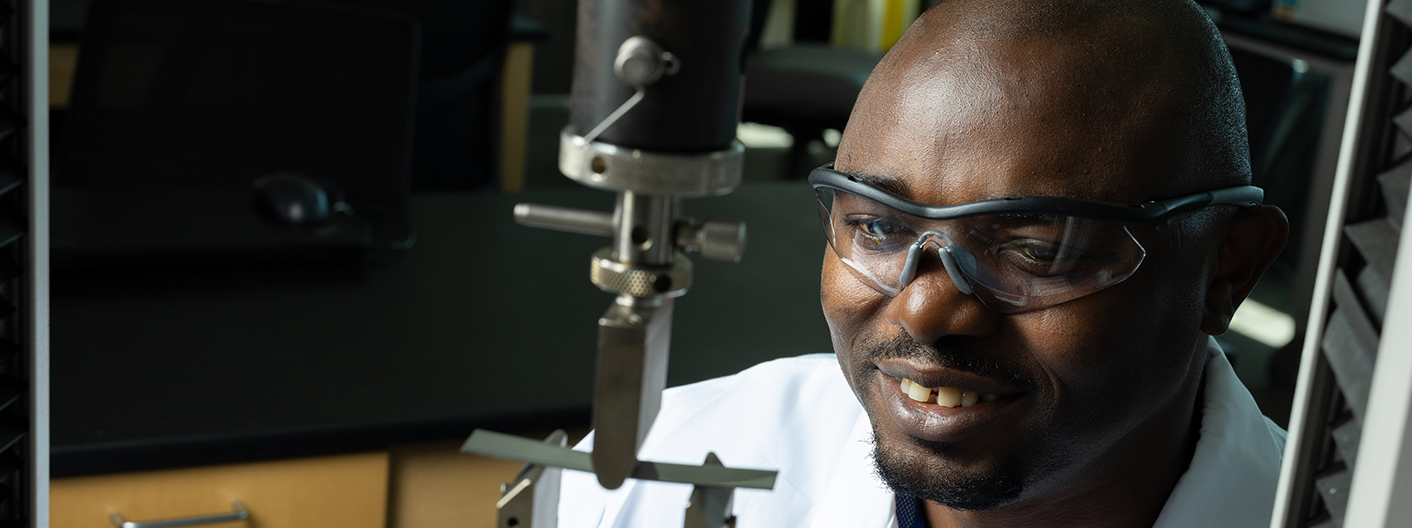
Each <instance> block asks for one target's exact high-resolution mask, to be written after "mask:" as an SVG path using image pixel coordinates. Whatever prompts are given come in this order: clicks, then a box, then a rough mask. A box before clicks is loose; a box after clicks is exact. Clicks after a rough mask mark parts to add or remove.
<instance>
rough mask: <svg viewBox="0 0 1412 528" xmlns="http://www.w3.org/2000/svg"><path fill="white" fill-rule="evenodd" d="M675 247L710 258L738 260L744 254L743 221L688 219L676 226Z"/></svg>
mask: <svg viewBox="0 0 1412 528" xmlns="http://www.w3.org/2000/svg"><path fill="white" fill-rule="evenodd" d="M676 242H677V247H679V248H682V249H683V250H686V251H698V252H700V253H701V256H703V257H706V258H708V259H712V260H724V261H727V262H740V259H741V258H742V257H744V256H745V222H732V221H726V220H707V221H705V222H702V223H697V222H696V221H694V220H690V219H688V220H687V221H684V222H682V223H681V224H680V225H679V226H678V227H677V241H676Z"/></svg>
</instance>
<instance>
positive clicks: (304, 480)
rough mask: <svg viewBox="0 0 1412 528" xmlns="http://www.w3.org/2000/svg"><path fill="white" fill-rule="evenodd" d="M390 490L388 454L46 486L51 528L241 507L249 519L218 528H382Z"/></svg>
mask: <svg viewBox="0 0 1412 528" xmlns="http://www.w3.org/2000/svg"><path fill="white" fill-rule="evenodd" d="M387 489H388V454H387V453H386V452H377V453H362V454H353V455H339V456H327V457H317V458H302V459H295V460H276V461H265V462H251V463H244V464H230V465H222V466H207V467H196V468H180V469H169V470H158V471H142V472H135V473H122V474H114V475H97V476H85V477H71V478H62V479H54V480H53V481H52V482H51V483H50V488H49V494H50V495H49V504H50V506H49V510H50V526H52V527H53V528H111V527H112V526H113V522H112V521H111V520H110V519H109V512H110V511H117V512H119V513H121V514H122V516H123V518H124V519H126V520H128V521H151V520H159V519H170V518H174V517H191V516H200V515H211V514H217V513H229V512H231V511H232V508H231V502H232V501H233V500H236V499H238V500H240V501H241V502H243V503H244V504H245V506H246V508H248V509H249V511H250V518H249V519H248V520H245V521H238V522H229V523H224V524H220V525H218V526H232V527H233V526H249V527H258V528H324V527H327V528H380V527H383V526H386V523H387ZM213 526H217V525H213Z"/></svg>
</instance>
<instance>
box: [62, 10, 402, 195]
mask: <svg viewBox="0 0 1412 528" xmlns="http://www.w3.org/2000/svg"><path fill="white" fill-rule="evenodd" d="M419 41H420V39H419V35H418V28H417V25H416V23H415V22H414V21H412V20H410V19H409V18H407V17H403V16H400V15H393V14H388V13H385V12H379V11H373V10H365V9H354V8H347V7H339V6H330V5H314V4H302V3H301V4H287V3H277V2H257V1H245V0H100V1H99V2H98V3H97V4H96V5H94V6H93V9H92V10H91V11H90V14H89V20H88V23H87V28H86V30H85V32H84V39H83V43H82V47H81V57H80V59H79V65H78V70H77V72H76V73H75V82H74V91H73V97H72V100H71V108H70V112H71V116H70V118H69V119H70V121H69V123H70V126H69V138H68V140H69V141H68V151H67V154H66V156H65V157H64V158H65V159H64V160H63V163H62V165H61V167H59V169H60V170H59V173H58V174H57V176H56V180H55V182H56V185H59V186H70V187H90V188H91V187H104V186H115V187H128V188H131V187H144V186H155V187H172V186H191V185H225V186H233V185H240V186H245V185H249V184H250V183H251V182H252V181H253V180H254V179H255V178H258V177H260V176H261V175H264V174H268V173H271V172H275V171H295V172H299V173H303V174H305V175H308V176H310V177H312V178H315V179H318V180H322V181H326V182H329V183H332V184H335V185H337V186H338V187H341V188H342V189H343V190H344V191H346V192H347V193H348V194H349V196H350V197H355V198H366V199H375V200H381V199H385V198H388V197H400V196H401V195H402V194H405V192H406V190H407V186H408V179H409V175H410V170H411V164H412V123H413V115H414V114H413V112H414V107H413V105H414V100H415V95H416V90H417V66H418V58H419V49H418V47H419Z"/></svg>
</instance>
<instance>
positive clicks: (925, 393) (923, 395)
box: [907, 380, 932, 402]
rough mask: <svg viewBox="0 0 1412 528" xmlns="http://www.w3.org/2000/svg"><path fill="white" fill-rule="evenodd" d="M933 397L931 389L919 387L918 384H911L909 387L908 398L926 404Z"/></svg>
mask: <svg viewBox="0 0 1412 528" xmlns="http://www.w3.org/2000/svg"><path fill="white" fill-rule="evenodd" d="M908 381H911V380H908ZM931 395H932V390H931V389H929V388H927V387H923V386H921V385H918V384H917V383H916V382H911V383H910V384H909V386H908V387H907V396H908V397H910V398H912V399H914V400H917V401H919V402H925V401H927V400H928V399H931Z"/></svg>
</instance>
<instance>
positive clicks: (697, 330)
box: [51, 183, 831, 476]
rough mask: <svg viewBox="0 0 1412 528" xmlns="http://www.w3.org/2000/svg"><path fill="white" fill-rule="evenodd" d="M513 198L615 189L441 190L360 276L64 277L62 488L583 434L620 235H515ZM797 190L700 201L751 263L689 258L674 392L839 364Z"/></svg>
mask: <svg viewBox="0 0 1412 528" xmlns="http://www.w3.org/2000/svg"><path fill="white" fill-rule="evenodd" d="M519 201H534V202H540V203H547V204H554V205H571V206H581V207H595V208H599V209H602V210H607V209H609V208H610V206H611V195H609V194H607V193H602V192H597V191H590V190H579V189H572V190H563V191H556V192H552V193H547V192H546V193H525V194H518V195H487V194H477V195H471V194H429V195H418V196H414V197H413V198H412V199H411V201H410V205H409V209H410V212H411V215H412V218H413V222H414V223H415V225H416V226H417V228H418V231H419V236H418V240H417V245H416V247H415V248H414V249H413V250H412V251H411V252H409V253H407V254H405V255H400V256H393V257H389V258H384V259H378V258H374V259H371V260H370V262H368V263H366V264H364V265H362V266H354V267H343V268H329V267H305V268H282V269H270V268H265V269H240V270H225V271H212V270H207V271H203V272H199V273H198V272H181V273H175V272H171V271H166V272H144V273H133V272H117V271H105V272H84V273H83V274H75V273H58V274H56V275H55V276H54V277H53V279H52V289H53V293H52V311H51V314H52V320H53V323H52V331H51V335H52V385H53V395H52V425H51V427H52V439H53V442H52V444H53V449H52V453H53V455H52V458H51V461H52V470H53V474H54V475H55V476H66V475H77V474H91V473H100V472H108V471H123V470H133V469H143V468H155V467H167V466H175V465H193V464H205V463H215V462H228V461H238V460H249V459H258V458H272V457H283V456H300V455H308V454H315V453H330V452H338V451H350V450H358V449H377V448H382V447H387V446H390V445H394V444H399V443H410V442H423V441H432V440H448V439H458V438H462V437H464V436H465V435H467V434H469V433H470V431H471V430H472V429H473V428H476V427H488V428H495V429H499V430H527V429H543V428H550V427H562V426H583V425H587V423H588V418H589V404H590V401H591V394H592V385H593V380H592V373H593V365H594V343H595V336H596V327H595V324H596V321H597V318H598V315H599V314H601V313H602V312H603V310H604V309H606V308H607V307H608V304H609V302H610V301H611V298H610V296H609V295H608V294H606V293H604V292H601V291H599V290H598V289H597V288H595V287H594V286H593V285H592V284H590V283H589V282H588V257H589V255H590V254H591V253H592V252H593V251H594V250H595V249H597V248H599V247H602V246H604V245H606V244H607V239H602V238H596V237H591V236H585V235H575V234H568V233H558V232H551V231H543V230H537V229H530V228H526V227H521V226H518V225H516V224H514V223H513V222H512V220H511V215H510V211H511V208H512V206H513V205H514V204H515V203H516V202H519ZM814 207H815V206H814V204H813V201H812V193H811V192H810V190H809V188H808V186H807V185H805V184H803V183H788V184H765V183H761V184H750V185H746V186H744V187H742V188H741V189H740V190H738V191H736V192H735V193H734V194H731V195H727V196H724V197H719V198H710V199H701V200H689V201H687V204H686V208H687V212H688V213H689V214H691V215H693V216H696V217H698V218H704V217H718V218H736V219H742V220H745V221H746V222H747V224H748V229H749V235H750V241H749V242H750V243H749V247H748V250H747V252H746V256H745V260H744V261H743V262H741V263H740V264H727V263H719V262H713V261H706V260H704V259H700V258H699V257H697V258H694V259H693V260H694V261H695V262H696V280H695V287H694V289H693V290H692V291H690V292H689V293H688V294H687V295H686V296H685V297H683V298H681V299H679V300H678V302H677V309H676V319H675V325H674V328H673V339H672V348H673V350H672V355H671V363H670V367H669V373H668V383H669V384H670V385H680V384H684V383H690V382H694V381H699V380H703V379H707V378H711V377H716V376H721V375H726V374H730V373H732V372H736V371H738V370H740V369H743V368H745V367H748V366H750V365H753V364H755V363H758V362H761V361H765V360H768V359H772V358H777V357H785V356H793V355H799V354H806V353H815V352H829V351H830V350H831V348H830V344H829V338H828V331H827V327H826V326H825V323H824V321H823V317H822V316H821V314H820V312H819V307H818V306H819V305H818V292H819V290H818V288H819V261H820V259H821V257H822V252H823V250H824V242H823V237H822V236H821V235H820V233H819V229H820V228H819V227H818V216H817V213H816V212H815V210H814Z"/></svg>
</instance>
